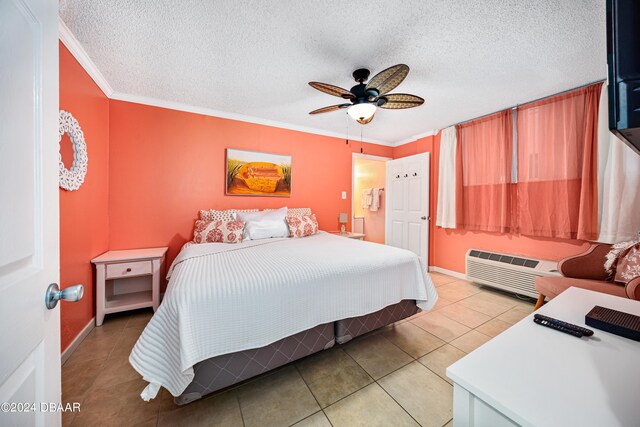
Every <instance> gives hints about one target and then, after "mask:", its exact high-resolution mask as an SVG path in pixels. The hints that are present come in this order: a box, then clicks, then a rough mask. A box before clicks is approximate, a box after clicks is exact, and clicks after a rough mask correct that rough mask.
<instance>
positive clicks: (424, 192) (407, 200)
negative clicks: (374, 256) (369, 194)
mask: <svg viewBox="0 0 640 427" xmlns="http://www.w3.org/2000/svg"><path fill="white" fill-rule="evenodd" d="M386 187H387V188H386V191H387V211H386V217H387V221H386V222H387V224H386V234H385V236H386V239H385V242H386V243H387V244H388V245H391V246H396V247H398V248H403V249H409V250H410V251H413V252H415V253H416V254H417V255H419V256H420V259H421V260H422V261H423V262H424V264H425V265H428V259H429V153H422V154H416V155H415V156H409V157H403V158H401V159H396V160H389V161H388V162H387V183H386Z"/></svg>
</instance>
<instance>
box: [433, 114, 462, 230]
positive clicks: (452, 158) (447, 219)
mask: <svg viewBox="0 0 640 427" xmlns="http://www.w3.org/2000/svg"><path fill="white" fill-rule="evenodd" d="M456 132H457V130H456V127H455V126H450V127H448V128H446V129H443V130H442V134H441V135H440V162H439V163H438V164H439V168H438V206H437V212H436V225H437V226H439V227H442V228H456V170H457V169H456V156H457V144H458V139H457V136H456Z"/></svg>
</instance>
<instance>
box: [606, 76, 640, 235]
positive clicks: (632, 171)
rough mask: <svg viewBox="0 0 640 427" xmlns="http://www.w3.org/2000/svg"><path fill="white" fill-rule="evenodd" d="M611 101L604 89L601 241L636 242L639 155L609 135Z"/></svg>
mask: <svg viewBox="0 0 640 427" xmlns="http://www.w3.org/2000/svg"><path fill="white" fill-rule="evenodd" d="M608 98H609V97H608V94H607V91H606V86H604V87H603V91H602V95H601V99H600V112H599V132H598V133H599V140H598V144H599V150H598V155H599V157H598V194H599V200H600V218H601V219H600V235H599V236H598V241H599V242H603V243H618V242H623V241H626V240H632V239H637V238H638V232H639V231H640V155H638V154H636V153H634V152H633V150H632V149H631V148H629V147H627V145H626V144H625V143H623V142H622V141H620V139H618V138H617V137H616V136H615V135H614V134H612V133H611V132H610V131H609V108H608Z"/></svg>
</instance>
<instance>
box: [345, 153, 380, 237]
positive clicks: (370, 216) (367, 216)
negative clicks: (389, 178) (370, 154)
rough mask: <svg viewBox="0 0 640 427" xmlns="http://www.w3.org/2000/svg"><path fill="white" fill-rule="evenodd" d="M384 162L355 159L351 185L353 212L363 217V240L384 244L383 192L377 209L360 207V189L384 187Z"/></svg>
mask: <svg viewBox="0 0 640 427" xmlns="http://www.w3.org/2000/svg"><path fill="white" fill-rule="evenodd" d="M385 170H386V162H385V161H384V160H373V159H365V158H358V157H357V158H356V159H355V169H354V173H355V177H354V187H353V193H354V194H353V214H354V216H356V217H363V218H364V233H365V237H364V240H366V241H369V242H376V243H382V244H384V234H385V233H384V229H385V194H386V193H385V192H382V193H381V194H380V206H379V208H378V210H377V211H375V212H374V211H371V210H370V209H365V208H363V207H362V190H364V189H365V188H384V186H385V181H386V179H385V178H386V174H385Z"/></svg>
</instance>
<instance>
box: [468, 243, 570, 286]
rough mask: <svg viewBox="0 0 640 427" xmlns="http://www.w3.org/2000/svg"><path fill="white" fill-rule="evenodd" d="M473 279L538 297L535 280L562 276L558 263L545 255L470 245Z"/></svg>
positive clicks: (469, 259)
mask: <svg viewBox="0 0 640 427" xmlns="http://www.w3.org/2000/svg"><path fill="white" fill-rule="evenodd" d="M466 272H467V277H468V279H469V280H471V281H473V282H476V283H480V284H482V285H487V286H492V287H494V288H498V289H503V290H505V291H510V292H514V293H516V294H520V295H526V296H530V297H533V298H537V297H538V293H537V292H536V289H535V287H534V280H535V278H536V277H538V276H561V274H560V272H559V271H558V263H557V262H556V261H549V260H544V259H535V258H525V257H521V256H518V255H509V254H502V253H497V252H487V251H482V250H479V249H470V250H469V251H468V252H467V255H466Z"/></svg>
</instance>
